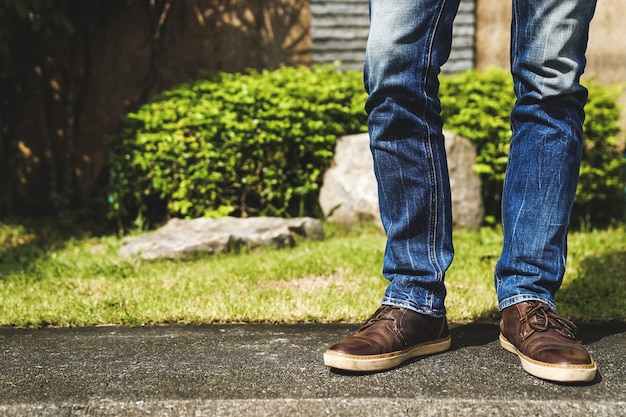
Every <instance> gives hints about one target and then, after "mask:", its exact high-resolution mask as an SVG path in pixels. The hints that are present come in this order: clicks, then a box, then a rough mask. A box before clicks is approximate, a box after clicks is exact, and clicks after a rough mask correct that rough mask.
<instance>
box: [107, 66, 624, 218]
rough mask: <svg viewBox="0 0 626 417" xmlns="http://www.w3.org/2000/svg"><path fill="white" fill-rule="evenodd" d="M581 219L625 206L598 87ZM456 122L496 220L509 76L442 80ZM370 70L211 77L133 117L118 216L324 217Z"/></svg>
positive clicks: (115, 140) (124, 137)
mask: <svg viewBox="0 0 626 417" xmlns="http://www.w3.org/2000/svg"><path fill="white" fill-rule="evenodd" d="M588 88H589V90H590V96H589V102H588V104H587V107H586V112H587V119H586V121H585V124H584V135H585V148H584V154H583V162H582V167H581V171H580V172H581V175H580V182H579V186H578V194H577V199H576V202H575V207H574V221H578V222H579V223H580V222H587V223H588V222H589V221H591V222H594V223H597V222H600V221H602V222H606V221H609V220H610V219H614V218H619V217H621V215H622V213H623V204H624V200H623V198H624V197H623V184H624V180H623V168H624V164H623V159H622V155H621V152H620V149H619V146H618V140H617V138H618V135H619V127H618V118H619V114H618V108H617V106H616V98H617V92H616V90H615V89H612V88H610V87H605V86H600V85H597V84H593V83H592V84H591V85H589V86H588ZM440 91H441V94H440V96H441V101H442V108H443V111H442V113H443V116H444V119H445V124H446V128H447V129H449V130H451V131H453V132H455V133H458V134H460V135H462V136H464V137H466V138H468V139H470V140H471V141H472V142H473V143H474V144H475V146H476V148H477V153H478V159H477V163H476V167H475V169H476V171H477V172H478V174H479V175H480V176H481V179H482V182H483V190H482V194H483V200H484V203H485V208H486V214H487V217H486V219H487V222H489V223H495V222H497V221H499V219H500V196H501V193H502V185H503V180H504V173H505V170H506V164H507V155H508V149H509V141H510V139H511V129H510V124H509V113H510V110H511V108H512V106H513V104H514V102H515V96H514V94H513V83H512V80H511V76H510V74H509V73H508V72H506V71H503V70H499V69H491V70H488V71H485V72H482V73H478V72H477V71H468V72H465V73H462V74H457V75H452V76H445V77H441V90H440ZM365 98H366V96H365V92H364V91H363V83H362V74H361V73H360V72H355V71H346V72H341V71H338V70H337V68H336V67H333V66H320V67H314V68H313V69H306V68H300V69H295V68H282V69H279V70H276V71H262V72H250V73H248V74H226V73H220V74H215V75H212V76H210V77H208V78H206V79H202V80H198V81H193V82H189V83H186V84H184V85H181V86H179V87H177V88H174V89H173V90H170V91H167V92H164V93H162V94H161V95H160V96H158V97H156V98H155V99H154V100H153V101H151V102H150V103H147V104H146V105H144V106H143V107H141V108H140V109H139V110H138V111H137V112H135V113H131V114H129V115H128V116H127V117H126V118H125V120H124V122H123V128H122V129H121V131H120V133H119V134H117V135H114V136H112V137H111V138H109V144H110V146H111V151H112V155H111V159H110V162H111V172H112V180H111V181H112V187H111V193H110V196H111V203H112V204H111V213H112V214H113V215H114V216H115V217H116V218H117V219H118V220H120V222H121V223H122V224H126V223H127V222H128V221H129V220H132V219H134V218H136V217H137V216H139V217H143V218H147V219H148V220H150V221H151V222H152V223H154V222H155V221H160V220H163V218H164V217H170V216H175V217H199V216H209V217H219V216H224V215H234V216H257V215H273V216H283V217H289V216H301V215H311V216H318V215H319V214H320V213H319V207H318V203H317V199H318V195H319V187H320V186H321V182H322V177H323V173H324V172H325V170H326V169H327V168H328V166H329V165H330V162H331V158H332V156H333V151H334V147H335V141H336V138H337V137H338V136H341V135H344V134H348V133H356V132H362V131H365V130H366V115H365V112H364V111H363V105H364V102H365Z"/></svg>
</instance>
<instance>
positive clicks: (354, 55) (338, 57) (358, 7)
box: [311, 0, 475, 73]
mask: <svg viewBox="0 0 626 417" xmlns="http://www.w3.org/2000/svg"><path fill="white" fill-rule="evenodd" d="M474 26H475V13H474V0H462V1H461V5H460V7H459V13H458V15H457V18H456V20H455V22H454V29H453V31H454V38H453V41H452V53H451V54H450V59H449V60H448V62H447V63H446V65H445V66H444V67H443V69H442V70H443V71H444V72H447V73H455V72H462V71H465V70H467V69H469V68H472V67H473V66H474ZM368 33H369V8H368V0H311V37H312V44H313V46H312V60H313V62H314V63H318V64H328V63H332V62H335V61H341V63H342V65H343V67H345V68H350V69H354V70H362V69H363V55H364V53H365V45H366V43H367V35H368Z"/></svg>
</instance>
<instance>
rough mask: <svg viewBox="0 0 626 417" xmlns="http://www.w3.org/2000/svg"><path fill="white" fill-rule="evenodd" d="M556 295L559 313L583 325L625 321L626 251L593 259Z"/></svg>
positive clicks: (584, 260)
mask: <svg viewBox="0 0 626 417" xmlns="http://www.w3.org/2000/svg"><path fill="white" fill-rule="evenodd" d="M579 270H580V272H579V274H578V276H577V277H576V278H575V279H574V280H573V281H571V282H568V283H567V284H564V285H563V287H562V288H561V290H560V291H559V292H558V293H557V295H556V302H557V306H558V307H559V313H560V314H562V315H563V316H565V317H568V318H571V319H573V320H575V321H580V322H612V321H617V322H626V250H624V251H618V252H610V253H606V254H603V255H602V256H590V257H587V258H585V259H583V260H582V261H581V263H580V268H579Z"/></svg>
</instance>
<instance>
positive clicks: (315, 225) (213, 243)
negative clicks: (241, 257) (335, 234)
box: [120, 217, 324, 259]
mask: <svg viewBox="0 0 626 417" xmlns="http://www.w3.org/2000/svg"><path fill="white" fill-rule="evenodd" d="M294 236H302V237H305V238H309V239H314V240H322V239H324V228H323V226H322V223H321V222H320V221H319V220H317V219H313V218H309V217H301V218H295V219H281V218H276V217H252V218H245V219H242V218H235V217H223V218H220V219H207V218H198V219H192V220H181V219H171V220H170V221H169V222H167V224H166V225H165V226H163V227H161V228H159V229H157V230H156V231H154V232H152V233H146V234H144V235H141V236H136V237H129V238H126V239H124V241H123V246H122V248H121V249H120V253H121V254H122V255H127V256H130V255H138V256H140V257H141V258H143V259H157V258H177V257H184V256H187V255H191V254H194V253H198V252H203V253H223V252H228V251H231V250H237V249H239V248H242V247H247V248H255V247H259V246H272V247H276V248H281V247H286V246H293V245H294V242H295V241H294Z"/></svg>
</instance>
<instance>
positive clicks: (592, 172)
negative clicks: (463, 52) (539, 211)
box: [440, 69, 624, 224]
mask: <svg viewBox="0 0 626 417" xmlns="http://www.w3.org/2000/svg"><path fill="white" fill-rule="evenodd" d="M587 88H588V89H589V101H588V103H587V105H586V107H585V111H586V114H587V117H586V119H585V123H584V126H583V131H584V140H585V146H584V149H583V160H582V164H581V169H580V180H579V184H578V189H577V195H576V201H575V203H574V211H573V224H583V223H584V224H589V223H591V224H606V223H608V222H610V221H611V220H612V219H621V218H622V216H623V212H624V211H623V210H624V208H623V207H624V194H623V190H624V179H623V172H624V171H623V170H624V161H623V158H622V153H621V151H620V148H619V145H618V136H619V133H620V130H619V109H618V106H617V104H616V103H617V97H618V94H619V89H617V88H614V87H607V86H601V85H599V84H596V83H590V84H589V85H587ZM440 96H441V102H442V109H443V110H442V115H443V117H444V120H445V126H446V128H447V129H449V130H451V131H453V132H455V133H458V134H460V135H461V136H463V137H466V138H468V139H470V140H471V141H472V142H473V143H474V145H475V146H476V150H477V154H478V155H477V163H476V167H475V169H476V172H477V173H478V174H479V175H480V177H481V180H482V183H483V185H482V187H483V188H482V196H483V201H484V203H485V213H486V220H487V222H490V223H493V222H497V221H499V220H500V196H501V194H502V186H503V180H504V174H505V170H506V164H507V155H508V149H509V141H510V139H511V129H510V124H509V123H510V120H509V113H510V111H511V108H512V106H513V104H514V102H515V94H514V92H513V81H512V79H511V76H510V74H509V73H508V72H506V71H503V70H500V69H490V70H487V71H484V72H481V73H479V72H477V71H468V72H464V73H461V74H456V75H452V76H446V77H441V89H440Z"/></svg>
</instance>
